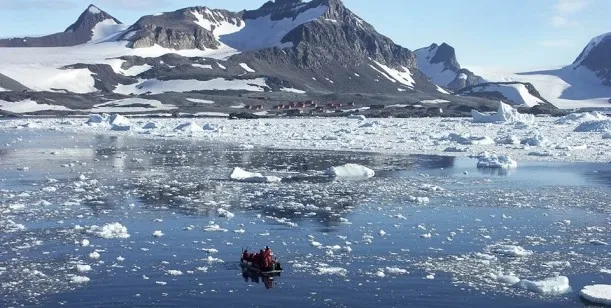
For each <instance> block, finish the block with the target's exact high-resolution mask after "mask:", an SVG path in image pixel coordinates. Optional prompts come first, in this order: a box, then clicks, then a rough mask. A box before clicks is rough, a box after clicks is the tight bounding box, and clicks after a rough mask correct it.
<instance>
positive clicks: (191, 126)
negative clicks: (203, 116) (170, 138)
mask: <svg viewBox="0 0 611 308" xmlns="http://www.w3.org/2000/svg"><path fill="white" fill-rule="evenodd" d="M174 130H175V131H180V132H183V133H187V134H198V133H201V132H203V131H204V129H203V128H202V127H201V126H199V125H197V124H195V123H193V122H187V123H183V124H180V125H178V126H176V127H175V128H174Z"/></svg>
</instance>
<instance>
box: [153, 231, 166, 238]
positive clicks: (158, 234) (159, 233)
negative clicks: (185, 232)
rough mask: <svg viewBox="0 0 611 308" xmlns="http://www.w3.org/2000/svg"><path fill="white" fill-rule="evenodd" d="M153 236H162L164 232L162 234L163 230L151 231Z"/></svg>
mask: <svg viewBox="0 0 611 308" xmlns="http://www.w3.org/2000/svg"><path fill="white" fill-rule="evenodd" d="M153 236H154V237H162V236H164V234H163V232H161V230H155V231H154V232H153Z"/></svg>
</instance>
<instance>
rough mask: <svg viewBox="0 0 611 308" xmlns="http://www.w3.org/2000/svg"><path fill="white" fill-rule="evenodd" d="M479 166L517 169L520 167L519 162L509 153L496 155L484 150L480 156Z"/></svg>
mask: <svg viewBox="0 0 611 308" xmlns="http://www.w3.org/2000/svg"><path fill="white" fill-rule="evenodd" d="M477 167H478V168H500V169H515V168H517V167H518V163H517V162H516V161H515V160H513V159H511V157H509V156H507V155H496V154H490V153H487V152H484V153H482V154H479V156H478V162H477Z"/></svg>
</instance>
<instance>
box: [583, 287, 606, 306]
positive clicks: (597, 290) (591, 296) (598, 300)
mask: <svg viewBox="0 0 611 308" xmlns="http://www.w3.org/2000/svg"><path fill="white" fill-rule="evenodd" d="M579 295H580V296H581V297H583V299H585V300H587V301H589V302H591V303H594V304H599V305H611V285H608V284H595V285H589V286H585V287H583V289H581V291H580V292H579Z"/></svg>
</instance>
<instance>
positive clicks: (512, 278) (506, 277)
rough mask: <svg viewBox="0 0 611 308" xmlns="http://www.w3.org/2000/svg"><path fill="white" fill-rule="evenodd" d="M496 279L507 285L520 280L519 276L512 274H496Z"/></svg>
mask: <svg viewBox="0 0 611 308" xmlns="http://www.w3.org/2000/svg"><path fill="white" fill-rule="evenodd" d="M497 280H498V282H500V283H504V284H508V285H515V284H516V283H518V282H520V278H519V277H516V276H514V275H498V276H497Z"/></svg>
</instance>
